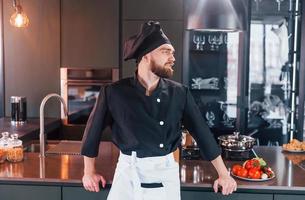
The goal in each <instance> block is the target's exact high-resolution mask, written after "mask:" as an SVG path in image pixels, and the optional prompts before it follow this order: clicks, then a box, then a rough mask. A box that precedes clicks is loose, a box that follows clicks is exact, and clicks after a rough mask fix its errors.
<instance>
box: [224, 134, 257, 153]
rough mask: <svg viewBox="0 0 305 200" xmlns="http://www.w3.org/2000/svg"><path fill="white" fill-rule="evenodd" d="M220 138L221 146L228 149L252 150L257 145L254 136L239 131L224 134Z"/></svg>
mask: <svg viewBox="0 0 305 200" xmlns="http://www.w3.org/2000/svg"><path fill="white" fill-rule="evenodd" d="M218 139H219V144H220V146H221V148H223V149H224V150H226V151H239V152H242V151H250V150H251V149H252V148H253V146H254V145H255V139H254V138H253V137H251V136H246V135H240V134H239V132H234V134H233V135H222V136H219V137H218Z"/></svg>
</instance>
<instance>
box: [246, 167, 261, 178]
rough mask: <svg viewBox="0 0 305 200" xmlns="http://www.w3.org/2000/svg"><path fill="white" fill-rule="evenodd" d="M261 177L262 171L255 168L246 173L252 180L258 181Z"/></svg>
mask: <svg viewBox="0 0 305 200" xmlns="http://www.w3.org/2000/svg"><path fill="white" fill-rule="evenodd" d="M261 175H262V171H261V170H258V169H255V168H252V169H250V170H249V173H248V176H249V178H252V179H260V178H261Z"/></svg>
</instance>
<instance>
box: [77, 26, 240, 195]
mask: <svg viewBox="0 0 305 200" xmlns="http://www.w3.org/2000/svg"><path fill="white" fill-rule="evenodd" d="M174 52H175V50H174V47H173V46H172V44H171V42H170V41H169V39H168V38H167V37H166V35H165V34H164V32H163V31H162V29H161V27H160V23H159V22H153V21H149V22H147V23H144V24H143V25H142V27H141V30H140V32H139V33H138V34H137V35H134V36H132V37H130V38H129V39H128V40H127V41H126V42H125V46H124V60H125V61H126V60H129V59H135V60H136V63H137V70H136V72H135V74H134V77H131V78H125V79H121V80H119V81H118V82H116V83H113V84H111V85H108V86H106V87H103V88H102V90H101V91H100V94H99V97H98V100H97V102H96V104H95V107H94V109H93V111H92V113H91V115H90V117H89V120H88V123H87V126H86V129H85V133H84V137H83V145H82V152H81V153H82V155H83V156H84V176H83V179H82V181H83V185H84V188H85V189H86V190H89V191H95V192H98V191H99V182H100V181H101V182H102V186H103V187H105V184H106V180H105V179H104V177H103V176H102V175H101V174H97V173H96V171H95V165H94V161H95V157H96V156H97V155H98V149H99V143H100V138H101V132H102V130H103V129H104V128H105V127H106V126H108V125H109V126H111V128H112V140H113V143H114V144H115V145H116V146H117V147H118V148H119V149H120V156H119V160H118V163H117V167H116V170H115V175H114V178H113V182H112V186H111V190H110V192H109V195H108V198H107V199H108V200H123V199H124V200H148V199H156V198H157V199H158V200H169V199H170V200H180V199H181V197H180V179H179V164H178V163H177V162H176V161H175V159H174V156H173V152H174V151H175V150H176V149H177V147H178V145H179V143H180V141H181V126H182V125H183V126H184V127H185V128H187V129H188V130H189V131H190V133H191V134H192V136H193V137H194V139H195V140H196V141H197V144H198V146H199V147H200V149H201V152H203V154H204V157H205V158H206V159H208V160H210V161H211V162H212V164H213V165H214V167H215V169H216V171H217V173H218V175H219V177H218V179H217V180H215V182H214V190H215V192H217V190H218V187H222V193H223V194H224V195H228V194H231V193H232V192H233V191H235V190H236V187H237V186H236V182H235V181H234V179H233V178H232V177H230V175H229V174H228V171H227V168H226V167H225V165H224V163H223V160H222V158H221V156H220V153H221V151H220V149H219V147H218V145H217V143H216V141H215V139H214V137H213V135H212V133H211V132H210V130H209V128H208V126H207V125H206V123H205V121H204V119H203V117H202V116H201V113H200V111H199V109H198V107H197V105H196V104H195V102H194V99H193V97H192V95H191V93H190V91H189V89H188V88H187V87H185V86H183V85H181V84H180V83H177V82H174V81H172V80H170V79H168V78H170V77H171V76H172V75H173V72H174V70H173V66H174V63H175V57H174Z"/></svg>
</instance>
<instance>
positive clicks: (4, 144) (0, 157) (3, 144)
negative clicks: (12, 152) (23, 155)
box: [0, 132, 10, 163]
mask: <svg viewBox="0 0 305 200" xmlns="http://www.w3.org/2000/svg"><path fill="white" fill-rule="evenodd" d="M1 135H2V137H1V139H0V163H3V162H4V161H5V160H6V158H7V148H8V145H9V135H10V134H9V132H2V133H1Z"/></svg>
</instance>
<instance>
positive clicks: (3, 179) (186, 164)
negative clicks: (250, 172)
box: [0, 142, 305, 199]
mask: <svg viewBox="0 0 305 200" xmlns="http://www.w3.org/2000/svg"><path fill="white" fill-rule="evenodd" d="M101 147H102V148H101V149H102V151H101V150H100V154H99V155H100V156H99V157H98V158H97V161H96V163H97V171H98V172H100V173H102V174H103V176H104V177H105V178H106V180H107V187H106V189H104V190H102V192H105V191H106V192H108V191H109V188H110V186H111V183H112V177H113V174H114V170H115V166H116V162H117V158H118V154H119V151H118V149H117V148H116V147H115V146H114V145H113V144H112V143H110V142H102V143H101ZM255 150H256V152H257V154H258V155H259V156H261V157H263V158H264V159H265V160H266V162H267V163H268V164H269V165H270V167H271V168H272V169H273V170H274V172H275V174H276V177H275V178H274V179H272V180H269V181H263V182H249V181H243V180H238V179H236V180H237V183H238V190H237V193H236V195H237V194H239V193H255V195H258V194H260V195H262V194H263V195H265V196H261V197H260V198H261V199H269V197H270V195H271V196H272V198H271V199H273V195H275V194H277V195H278V194H285V195H287V194H290V195H292V194H293V195H296V194H297V195H301V196H302V198H304V197H305V196H303V195H305V170H304V169H302V166H301V165H300V164H301V163H302V160H303V161H304V160H305V153H304V154H300V153H299V154H293V153H282V151H281V147H256V148H255ZM225 162H226V165H227V166H228V167H231V166H232V165H233V164H235V163H241V162H238V161H225ZM82 174H83V159H82V156H77V155H48V156H47V157H45V158H44V159H42V158H40V157H39V154H38V153H25V158H24V161H23V162H20V163H9V162H5V163H3V164H0V186H1V185H26V186H30V185H35V186H51V187H52V186H58V187H59V188H61V191H63V190H65V189H66V188H67V187H68V188H69V189H70V190H73V192H71V194H74V193H75V192H76V191H74V190H77V192H79V194H83V193H84V194H88V193H90V192H87V191H85V190H84V189H83V188H82V183H81V178H82ZM180 175H181V190H182V197H184V198H182V199H192V198H193V197H196V195H197V193H198V192H204V193H207V194H211V195H213V194H214V193H212V183H213V181H214V180H215V179H216V177H217V174H216V171H215V169H214V168H213V166H212V164H211V163H210V162H207V161H203V160H197V161H194V160H193V161H191V160H180ZM0 192H1V187H0ZM77 192H76V193H77ZM194 192H195V196H194ZM90 194H92V195H93V193H90ZM198 194H199V193H198ZM190 195H191V196H190ZM266 195H267V196H266ZM104 196H105V195H104ZM186 196H188V197H189V198H187V197H186ZM233 196H234V195H233ZM191 197H192V198H191ZM265 197H266V198H265ZM267 197H268V198H267ZM213 198H214V197H213ZM233 199H234V198H233ZM250 199H251V198H250ZM254 199H255V198H254Z"/></svg>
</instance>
